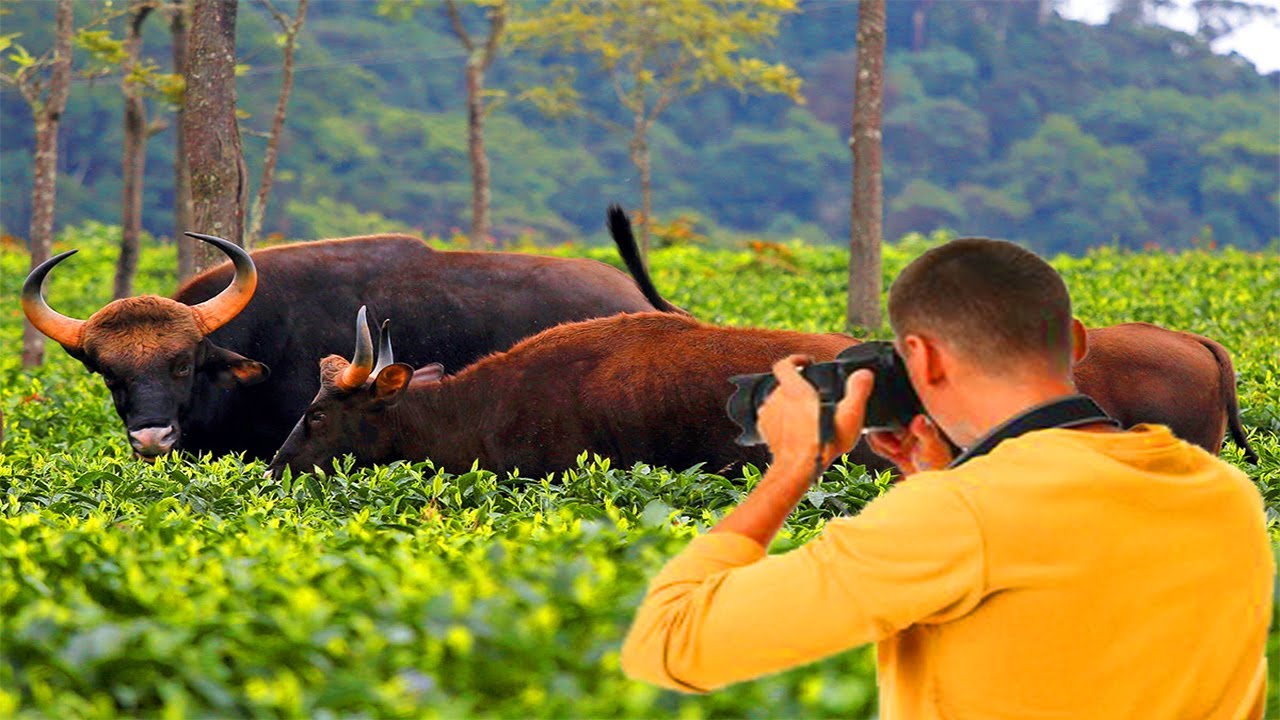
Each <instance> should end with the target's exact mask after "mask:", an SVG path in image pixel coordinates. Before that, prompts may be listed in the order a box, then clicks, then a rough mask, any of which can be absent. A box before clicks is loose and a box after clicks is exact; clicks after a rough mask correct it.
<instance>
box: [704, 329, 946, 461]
mask: <svg viewBox="0 0 1280 720" xmlns="http://www.w3.org/2000/svg"><path fill="white" fill-rule="evenodd" d="M863 368H866V369H868V370H870V371H872V372H873V373H875V376H876V381H875V387H874V388H873V389H872V391H871V397H870V398H868V399H867V414H866V418H865V420H864V422H863V427H864V429H866V430H900V429H902V428H904V427H906V426H907V425H908V424H910V423H911V419H912V418H914V417H915V416H916V415H919V414H922V413H924V406H923V405H921V404H920V398H919V396H917V395H916V391H915V388H913V387H911V380H910V379H909V378H908V377H907V368H906V365H904V364H903V362H902V357H901V356H900V355H898V353H897V352H896V351H895V350H894V349H893V343H890V342H885V341H882V340H874V341H870V342H864V343H860V344H858V345H854V346H852V347H849V348H847V349H845V350H844V351H842V352H841V353H840V354H839V355H837V356H836V359H835V360H832V361H831V362H824V363H813V364H811V365H807V366H805V367H803V368H801V370H800V374H801V375H802V376H804V378H805V379H806V380H808V381H809V383H810V384H811V385H813V387H814V388H815V389H816V390H817V391H818V402H819V403H821V405H820V408H821V413H820V416H819V423H818V426H819V440H820V442H822V443H824V444H825V443H829V442H831V441H833V440H834V439H835V410H836V404H837V403H839V402H840V399H841V398H842V397H844V388H845V383H846V382H847V381H848V379H849V376H850V375H852V374H853V373H854V372H855V371H857V370H861V369H863ZM729 382H731V383H733V384H734V385H737V389H736V390H734V391H733V395H731V396H730V397H729V404H728V406H727V408H726V409H727V410H728V411H729V417H730V418H732V419H733V421H734V422H736V423H737V424H738V425H739V426H740V427H741V428H742V435H740V436H739V437H738V440H737V442H738V444H739V445H758V444H760V443H762V442H764V439H763V438H761V437H760V432H759V430H758V428H757V427H756V419H757V418H756V413H757V411H758V410H759V408H760V405H761V404H763V403H764V401H765V398H767V397H768V396H769V393H771V392H773V389H774V388H775V387H777V385H778V379H777V378H775V377H774V376H773V373H760V374H756V375H735V376H733V377H731V378H729Z"/></svg>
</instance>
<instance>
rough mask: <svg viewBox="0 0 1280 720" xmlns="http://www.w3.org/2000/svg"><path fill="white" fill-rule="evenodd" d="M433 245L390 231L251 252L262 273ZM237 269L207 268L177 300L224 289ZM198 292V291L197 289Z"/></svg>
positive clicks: (422, 249) (179, 292)
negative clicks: (320, 258)
mask: <svg viewBox="0 0 1280 720" xmlns="http://www.w3.org/2000/svg"><path fill="white" fill-rule="evenodd" d="M435 252H436V251H435V250H433V249H432V248H431V247H430V246H429V245H427V244H426V243H425V242H423V241H422V240H421V239H420V238H416V237H414V236H412V235H400V234H386V235H355V236H352V237H344V238H330V239H325V240H304V241H301V242H294V243H286V244H284V245H273V246H271V247H266V248H258V249H255V250H252V251H251V252H250V253H249V254H250V256H251V257H252V258H253V262H254V265H256V266H257V268H258V271H259V272H263V271H264V270H265V271H267V272H270V271H271V270H272V269H273V268H275V267H282V266H283V267H287V266H288V265H289V264H291V263H294V262H295V261H297V260H300V259H306V260H311V259H313V258H310V257H307V256H312V255H316V254H323V255H326V256H330V257H332V256H333V255H335V254H337V255H339V256H352V257H357V258H362V257H368V258H370V259H371V260H376V259H379V258H385V256H386V255H387V254H391V255H393V256H396V257H403V256H404V255H406V254H419V253H422V254H431V253H435ZM232 272H233V268H232V265H231V262H230V261H229V260H224V261H223V262H221V263H218V264H217V265H215V266H213V267H211V268H209V269H207V270H205V271H204V272H202V273H200V274H198V275H195V276H192V277H191V278H190V279H188V280H187V281H186V282H184V283H182V284H181V285H180V286H179V287H178V290H177V291H176V292H175V293H174V294H173V297H174V298H175V299H182V298H186V297H189V296H190V294H191V293H193V292H197V291H198V290H199V289H201V288H202V286H204V285H207V284H214V285H216V287H217V289H221V288H222V287H223V286H224V285H225V284H226V283H227V282H228V280H229V278H230V276H231V274H232ZM197 294H198V292H197Z"/></svg>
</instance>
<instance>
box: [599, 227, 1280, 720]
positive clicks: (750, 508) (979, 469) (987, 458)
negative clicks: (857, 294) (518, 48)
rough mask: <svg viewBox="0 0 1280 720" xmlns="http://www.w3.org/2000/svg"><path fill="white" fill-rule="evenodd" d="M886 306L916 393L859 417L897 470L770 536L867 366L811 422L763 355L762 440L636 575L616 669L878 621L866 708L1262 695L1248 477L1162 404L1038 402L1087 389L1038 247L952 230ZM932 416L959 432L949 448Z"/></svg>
mask: <svg viewBox="0 0 1280 720" xmlns="http://www.w3.org/2000/svg"><path fill="white" fill-rule="evenodd" d="M889 317H890V323H891V324H892V326H893V330H894V335H895V347H896V348H897V350H898V352H899V353H900V354H901V355H902V358H903V361H904V363H905V366H906V370H907V374H908V376H909V378H910V380H911V384H912V386H914V388H915V390H916V392H917V394H918V395H919V398H920V401H921V403H922V404H923V406H924V408H925V409H926V411H927V412H928V417H926V416H924V415H918V416H916V417H915V418H914V419H913V420H912V422H911V423H910V425H909V427H908V428H906V429H905V430H903V431H901V432H897V433H886V432H879V433H874V434H871V435H869V436H868V442H869V443H870V444H871V447H872V449H873V450H875V451H876V452H878V453H880V454H881V455H883V456H885V457H887V458H889V459H891V460H893V461H894V462H895V463H896V464H897V465H898V467H899V469H900V470H901V472H902V474H903V475H904V476H905V479H904V480H903V481H902V482H900V483H898V484H897V485H895V486H894V487H893V488H892V489H890V490H889V491H888V492H887V493H885V494H884V495H883V496H881V497H880V498H877V499H876V500H874V501H872V502H871V503H868V504H867V506H866V507H865V508H864V509H863V511H862V512H861V513H860V514H859V515H857V516H856V517H850V518H839V519H836V520H832V521H831V522H829V523H828V524H827V525H826V527H825V528H824V529H823V531H822V533H821V534H820V535H819V536H818V537H817V538H815V539H814V540H812V541H811V542H809V543H807V544H805V545H803V546H802V547H800V548H797V549H795V550H793V551H791V552H788V553H785V554H781V555H773V556H768V555H766V552H765V548H766V547H767V546H768V545H769V542H770V541H771V540H772V539H773V537H774V535H775V534H776V533H777V532H778V530H779V528H781V526H782V523H783V521H784V520H785V519H786V517H787V515H789V514H790V512H791V510H792V509H793V508H794V507H795V505H796V503H797V502H798V501H799V500H800V498H802V497H803V496H804V494H805V493H806V492H807V491H808V489H809V486H810V484H811V482H812V481H813V479H814V477H813V474H814V459H815V457H817V458H819V459H820V464H823V466H825V464H829V463H830V462H831V461H832V460H834V459H835V458H837V457H839V456H840V455H841V454H843V453H846V452H848V451H849V450H850V449H851V448H852V447H853V445H854V444H855V443H856V442H857V440H858V438H859V437H860V435H861V433H862V423H863V415H864V407H865V405H866V401H867V398H868V396H869V395H870V393H871V389H872V387H873V383H874V382H875V378H874V377H873V375H872V373H871V372H869V371H866V370H860V371H858V372H856V373H854V374H853V375H852V376H851V377H850V378H849V380H848V384H847V386H846V392H845V396H844V398H843V399H842V400H841V401H840V403H839V405H838V407H837V409H836V414H835V441H834V442H832V443H830V444H829V445H826V446H820V445H819V441H818V423H817V417H818V398H817V395H816V394H815V392H814V390H813V388H812V386H811V385H810V384H809V383H808V382H806V381H805V380H804V379H803V378H802V376H801V375H800V373H799V372H798V369H799V366H800V363H801V362H802V361H801V359H799V358H796V357H792V358H788V359H786V360H783V361H781V362H779V363H778V364H777V365H776V366H775V367H774V373H775V375H776V376H777V378H778V387H777V389H776V390H775V391H774V392H773V393H772V394H771V395H770V396H769V399H768V400H767V401H766V402H765V404H764V405H763V406H762V407H761V409H760V415H759V427H760V431H761V434H763V436H764V437H765V439H766V440H767V441H768V443H769V445H770V448H771V450H772V452H773V464H772V465H771V466H770V468H769V470H768V472H767V473H766V474H765V476H764V477H763V478H762V479H761V481H760V483H759V485H758V486H757V487H756V488H755V489H754V490H753V491H752V492H751V494H750V495H748V496H747V498H746V499H745V500H744V501H743V502H742V503H741V504H740V505H739V506H738V507H736V508H735V509H734V510H733V511H732V512H730V513H729V514H728V515H727V516H726V517H725V518H724V519H723V520H722V521H721V522H720V523H719V524H718V525H716V526H715V527H714V528H713V529H712V530H711V531H710V532H709V533H707V534H705V535H703V536H700V537H698V538H696V539H695V540H693V542H691V543H690V544H689V546H688V547H687V548H686V549H685V550H684V551H683V552H682V553H681V554H680V555H678V556H677V557H675V558H674V559H672V560H671V561H670V562H669V563H668V564H667V566H666V567H665V568H664V569H663V570H662V571H661V572H660V573H659V574H658V576H657V577H656V578H655V579H654V580H653V582H652V583H651V585H650V587H649V592H648V594H647V596H646V597H645V600H644V602H643V603H642V604H641V607H640V608H639V610H638V612H637V614H636V618H635V622H634V624H633V626H632V628H631V630H630V633H629V635H628V637H627V640H626V643H625V644H624V647H623V651H622V664H623V669H624V670H625V671H626V673H627V674H628V675H630V676H632V677H635V678H638V679H643V680H647V681H649V682H653V683H656V684H659V685H663V686H665V687H669V688H673V689H677V690H682V691H686V692H706V691H710V690H713V689H715V688H718V687H721V686H724V685H726V684H729V683H733V682H738V681H741V680H746V679H750V678H754V677H758V676H761V675H765V674H768V673H773V672H777V671H780V670H784V669H787V668H791V667H795V666H797V665H802V664H805V663H809V662H812V661H815V660H818V659H820V658H823V657H826V656H829V655H832V654H834V653H837V652H840V651H843V650H847V649H849V648H853V647H855V646H858V645H863V644H865V643H869V642H874V643H877V650H878V672H879V685H880V704H881V717H882V718H885V719H886V720H895V719H897V718H944V717H945V718H1047V717H1053V718H1090V719H1095V720H1096V719H1103V718H1136V717H1141V718H1224V719H1226V718H1231V719H1233V720H1235V719H1241V718H1261V717H1262V712H1263V702H1264V698H1265V685H1266V661H1265V646H1266V634H1267V623H1268V619H1269V614H1270V602H1271V596H1272V587H1273V577H1274V573H1275V568H1274V566H1273V562H1272V557H1271V552H1270V548H1269V547H1268V539H1267V533H1266V522H1265V518H1264V515H1263V509H1262V499H1261V497H1260V495H1259V493H1258V491H1257V489H1256V488H1255V487H1254V486H1253V484H1252V483H1251V482H1250V481H1249V479H1248V478H1247V477H1246V476H1245V475H1244V474H1243V473H1241V472H1240V471H1239V470H1237V469H1235V468H1233V467H1232V466H1230V465H1228V464H1226V463H1224V462H1222V461H1220V460H1218V459H1217V458H1215V457H1213V456H1211V455H1209V454H1208V453H1206V452H1205V451H1203V450H1201V449H1200V448H1198V447H1195V446H1193V445H1190V444H1188V443H1185V442H1182V441H1181V440H1178V439H1177V438H1175V437H1174V436H1173V435H1172V434H1171V433H1170V432H1169V430H1168V429H1167V428H1165V427H1163V426H1159V425H1152V426H1147V425H1142V426H1138V427H1135V428H1133V429H1131V430H1128V431H1122V430H1119V429H1118V428H1117V427H1115V425H1114V423H1112V422H1109V421H1108V419H1107V418H1105V416H1102V417H1097V416H1090V415H1089V414H1088V413H1083V414H1079V413H1077V414H1076V415H1075V416H1070V415H1069V414H1068V417H1067V419H1066V420H1064V421H1060V422H1052V423H1051V422H1045V421H1044V418H1045V417H1047V416H1046V415H1045V409H1046V408H1048V409H1049V410H1052V411H1056V410H1058V409H1062V408H1071V407H1074V405H1072V403H1073V402H1074V403H1076V404H1079V403H1087V401H1084V400H1082V399H1081V398H1079V397H1078V396H1075V393H1076V389H1075V386H1074V384H1073V382H1072V374H1071V367H1072V364H1073V362H1074V361H1075V360H1078V359H1079V358H1081V357H1083V355H1084V353H1085V351H1086V348H1085V335H1084V330H1083V327H1082V326H1080V325H1079V323H1078V322H1076V321H1074V320H1073V319H1072V315H1071V302H1070V298H1069V297H1068V294H1067V290H1066V286H1065V285H1064V283H1063V281H1062V279H1061V277H1059V275H1058V274H1057V272H1056V271H1054V270H1053V268H1051V267H1050V266H1049V265H1048V264H1047V263H1045V262H1044V261H1043V260H1041V259H1040V258H1038V257H1036V256H1035V255H1034V254H1033V253H1031V252H1028V251H1026V250H1023V249H1021V248H1019V247H1017V246H1016V245H1013V244H1011V243H1005V242H1000V241H993V240H983V239H966V240H957V241H955V242H952V243H949V244H947V245H945V246H942V247H939V248H936V249H934V250H931V251H929V252H927V253H925V254H924V255H922V256H921V257H920V258H918V259H917V260H916V261H915V262H913V263H912V264H911V265H910V266H908V267H907V268H906V269H905V270H904V271H903V272H902V274H901V275H900V276H899V277H898V279H897V280H896V281H895V282H894V284H893V287H892V288H891V289H890V293H889ZM1073 397H1074V400H1073ZM1050 415H1052V413H1050ZM1037 422H1039V423H1040V424H1039V425H1037V424H1036V423H1037ZM1037 427H1039V428H1040V429H1033V428H1037ZM940 431H941V432H940ZM944 434H945V437H947V438H950V439H951V440H952V441H953V442H955V443H956V444H957V445H959V446H960V447H963V448H968V450H967V452H966V453H965V454H964V455H962V456H961V457H960V458H958V460H959V462H958V463H957V464H956V465H955V466H953V467H948V465H949V464H951V463H952V462H953V461H955V460H957V458H953V456H952V453H951V450H950V446H949V445H948V443H947V442H946V440H944Z"/></svg>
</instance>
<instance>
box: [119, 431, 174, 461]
mask: <svg viewBox="0 0 1280 720" xmlns="http://www.w3.org/2000/svg"><path fill="white" fill-rule="evenodd" d="M177 442H178V431H177V430H176V429H175V428H174V427H173V425H165V426H164V427H146V428H142V429H140V430H131V431H129V444H131V445H133V449H134V451H135V452H137V453H138V454H139V455H142V456H144V457H156V456H157V455H163V454H165V453H167V452H169V451H170V450H172V449H173V446H174V444H175V443H177Z"/></svg>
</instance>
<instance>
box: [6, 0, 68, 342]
mask: <svg viewBox="0 0 1280 720" xmlns="http://www.w3.org/2000/svg"><path fill="white" fill-rule="evenodd" d="M54 18H55V19H54V35H53V47H52V48H50V50H49V51H48V52H46V53H45V54H44V55H42V56H40V57H38V58H37V57H33V56H31V54H30V53H28V52H27V51H26V49H24V48H23V47H21V46H12V52H11V53H10V54H9V56H8V57H9V59H10V60H11V61H12V62H13V64H14V69H13V70H12V71H11V72H10V71H8V70H6V71H5V72H2V73H0V81H3V82H4V83H6V84H8V85H12V86H14V87H16V88H17V89H18V92H19V93H21V94H22V98H23V99H24V100H26V102H27V105H28V106H29V107H30V108H31V115H32V119H33V120H34V121H35V130H36V147H35V157H34V160H35V167H34V171H33V178H32V183H31V230H30V235H31V237H30V247H31V268H32V269H35V267H36V266H37V265H39V264H40V263H42V262H44V261H45V260H48V259H49V254H50V252H51V249H52V246H53V211H54V206H55V201H56V198H57V180H58V127H59V126H60V125H61V123H62V113H63V111H64V110H65V109H66V107H67V96H68V94H70V91H71V41H72V37H73V35H74V34H75V27H74V17H73V13H72V9H71V0H58V5H57V8H56V10H55V11H54ZM10 43H11V37H9V38H0V45H3V47H0V49H9V47H10ZM43 360H44V334H43V333H41V332H40V331H39V330H37V329H35V328H34V327H33V326H32V325H31V323H30V322H25V324H24V325H23V329H22V366H23V367H33V366H35V365H39V364H40V363H41V362H42V361H43Z"/></svg>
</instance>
